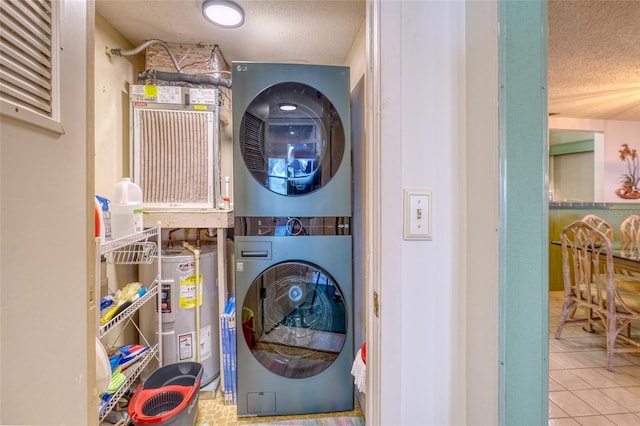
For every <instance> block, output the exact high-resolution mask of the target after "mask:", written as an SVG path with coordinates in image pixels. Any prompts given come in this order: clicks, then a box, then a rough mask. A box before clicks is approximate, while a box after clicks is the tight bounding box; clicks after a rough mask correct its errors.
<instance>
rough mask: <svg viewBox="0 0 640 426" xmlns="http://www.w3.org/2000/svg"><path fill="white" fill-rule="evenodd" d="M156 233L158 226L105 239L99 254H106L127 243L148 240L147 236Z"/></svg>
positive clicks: (149, 236)
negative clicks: (109, 239)
mask: <svg viewBox="0 0 640 426" xmlns="http://www.w3.org/2000/svg"><path fill="white" fill-rule="evenodd" d="M156 235H158V228H157V227H156V228H148V229H145V230H144V231H140V232H137V233H135V234H131V235H128V236H126V237H122V238H118V239H116V240H111V241H107V242H105V243H102V244H101V245H100V254H107V253H109V252H112V251H115V250H118V249H121V248H123V247H126V246H128V245H129V244H132V243H136V242H139V241H148V240H149V238H151V237H153V236H156Z"/></svg>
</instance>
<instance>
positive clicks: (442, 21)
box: [380, 1, 466, 426]
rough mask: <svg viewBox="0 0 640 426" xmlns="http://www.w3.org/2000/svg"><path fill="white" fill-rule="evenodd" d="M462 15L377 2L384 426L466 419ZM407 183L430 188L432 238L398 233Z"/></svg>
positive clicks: (438, 5)
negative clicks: (416, 238)
mask: <svg viewBox="0 0 640 426" xmlns="http://www.w3.org/2000/svg"><path fill="white" fill-rule="evenodd" d="M464 14H465V4H464V3H463V2H436V1H424V2H395V1H382V4H381V13H380V16H381V18H380V19H381V28H380V40H381V58H383V61H382V64H381V68H382V69H381V72H382V76H381V77H382V89H381V90H382V93H381V96H382V100H381V102H382V117H381V120H382V122H381V125H382V129H381V131H382V144H381V145H382V146H381V150H382V151H381V156H380V157H381V158H382V176H381V178H382V188H381V196H382V203H381V204H382V207H383V209H382V212H381V219H382V230H381V232H382V234H381V248H382V251H383V256H382V264H381V265H380V268H381V318H382V319H381V336H382V352H381V354H380V356H381V360H380V362H381V364H382V366H383V368H382V370H381V375H382V378H381V380H382V395H381V402H382V403H383V409H382V413H381V416H382V418H381V424H384V425H387V424H389V425H391V424H394V425H396V424H401V425H403V426H410V425H461V424H465V423H466V419H465V393H464V387H465V384H464V380H465V377H464V372H465V346H464V329H465V319H464V313H463V312H464V310H463V309H464V301H463V299H462V296H463V295H464V293H463V289H464V283H465V269H464V247H465V238H464V227H461V226H460V224H462V223H464V221H465V214H464V210H463V209H462V208H461V207H463V206H464V198H465V193H464V188H465V177H466V175H465V158H464V149H463V146H464V110H465V105H464V101H465V99H464V78H465V56H464V53H465V39H464V37H465V16H464ZM404 187H424V188H430V189H431V190H432V201H433V214H432V228H433V229H432V231H433V240H432V241H404V240H403V228H402V217H403V209H402V194H403V188H404ZM461 264H462V265H463V266H462V267H461V266H460V265H461Z"/></svg>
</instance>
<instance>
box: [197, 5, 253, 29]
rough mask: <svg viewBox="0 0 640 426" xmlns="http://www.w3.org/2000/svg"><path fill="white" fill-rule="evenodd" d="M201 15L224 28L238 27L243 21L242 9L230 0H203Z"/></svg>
mask: <svg viewBox="0 0 640 426" xmlns="http://www.w3.org/2000/svg"><path fill="white" fill-rule="evenodd" d="M202 15H203V16H204V18H205V19H206V20H207V21H209V22H211V23H212V24H216V25H218V26H221V27H224V28H238V27H239V26H241V25H242V24H243V23H244V10H242V8H241V7H240V6H238V4H236V3H235V2H233V1H231V0H205V1H204V2H203V3H202Z"/></svg>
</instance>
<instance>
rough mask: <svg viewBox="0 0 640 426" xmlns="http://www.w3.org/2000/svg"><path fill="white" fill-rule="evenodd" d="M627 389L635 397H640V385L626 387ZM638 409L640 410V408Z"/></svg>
mask: <svg viewBox="0 0 640 426" xmlns="http://www.w3.org/2000/svg"><path fill="white" fill-rule="evenodd" d="M625 389H626V390H628V391H629V392H631V393H633V394H634V395H638V396H640V383H638V386H629V387H626V388H625ZM638 408H639V409H640V407H638Z"/></svg>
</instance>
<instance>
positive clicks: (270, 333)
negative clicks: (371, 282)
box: [242, 262, 349, 379]
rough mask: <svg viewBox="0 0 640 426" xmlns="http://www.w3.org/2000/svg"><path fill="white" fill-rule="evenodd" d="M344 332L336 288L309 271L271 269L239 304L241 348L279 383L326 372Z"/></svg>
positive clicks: (294, 266)
mask: <svg viewBox="0 0 640 426" xmlns="http://www.w3.org/2000/svg"><path fill="white" fill-rule="evenodd" d="M347 327H349V324H348V323H347V310H346V307H345V304H344V298H343V295H342V292H341V291H340V288H339V287H338V286H337V285H336V283H335V282H334V281H333V279H332V278H331V277H330V276H329V274H327V273H326V272H325V271H323V270H322V269H320V268H318V267H317V266H315V265H311V264H307V263H302V262H283V263H280V264H278V265H275V266H272V267H270V268H269V269H267V270H266V271H264V272H263V273H262V274H260V276H259V277H258V278H256V279H255V280H254V281H253V282H252V283H251V286H250V287H249V289H248V291H247V294H246V295H245V300H244V301H243V306H242V329H243V334H244V340H245V342H246V344H247V346H248V347H249V349H250V350H251V352H252V354H253V356H254V357H255V359H256V360H257V361H258V362H259V363H260V364H262V365H263V366H264V367H265V368H266V369H268V370H269V371H271V372H273V373H275V374H277V375H279V376H282V377H286V378H293V379H302V378H306V377H311V376H314V375H316V374H319V373H321V372H322V371H324V370H326V369H327V368H329V366H331V364H332V363H333V362H334V361H335V360H336V359H337V358H338V356H339V355H340V352H341V351H342V348H343V346H344V343H345V340H346V332H347Z"/></svg>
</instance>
